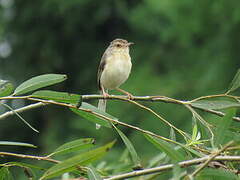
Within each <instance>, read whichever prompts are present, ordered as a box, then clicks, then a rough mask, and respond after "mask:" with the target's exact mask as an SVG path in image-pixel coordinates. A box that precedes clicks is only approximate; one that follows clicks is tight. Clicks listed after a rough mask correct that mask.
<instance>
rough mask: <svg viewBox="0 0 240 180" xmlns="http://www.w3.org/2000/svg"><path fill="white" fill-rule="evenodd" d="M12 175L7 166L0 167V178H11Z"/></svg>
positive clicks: (5, 179)
mask: <svg viewBox="0 0 240 180" xmlns="http://www.w3.org/2000/svg"><path fill="white" fill-rule="evenodd" d="M12 179H13V177H12V175H11V173H10V171H9V170H8V167H2V168H0V180H12Z"/></svg>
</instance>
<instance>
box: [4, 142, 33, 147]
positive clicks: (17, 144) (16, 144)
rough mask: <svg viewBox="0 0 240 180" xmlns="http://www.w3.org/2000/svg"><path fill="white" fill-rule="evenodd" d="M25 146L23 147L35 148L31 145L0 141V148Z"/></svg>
mask: <svg viewBox="0 0 240 180" xmlns="http://www.w3.org/2000/svg"><path fill="white" fill-rule="evenodd" d="M1 145H4V146H25V147H32V148H36V147H37V146H34V145H33V144H28V143H22V142H12V141H0V146H1Z"/></svg>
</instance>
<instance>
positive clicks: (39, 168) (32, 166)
mask: <svg viewBox="0 0 240 180" xmlns="http://www.w3.org/2000/svg"><path fill="white" fill-rule="evenodd" d="M7 165H9V166H18V167H24V168H30V169H37V170H45V168H43V167H40V166H36V165H32V164H27V163H23V162H8V163H7Z"/></svg>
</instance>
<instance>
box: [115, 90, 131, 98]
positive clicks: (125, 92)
mask: <svg viewBox="0 0 240 180" xmlns="http://www.w3.org/2000/svg"><path fill="white" fill-rule="evenodd" d="M116 90H118V91H119V92H121V93H123V94H126V95H127V96H128V99H130V100H133V99H134V98H133V95H132V94H131V93H129V92H127V91H125V90H123V89H120V88H116Z"/></svg>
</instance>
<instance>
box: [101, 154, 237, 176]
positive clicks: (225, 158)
mask: <svg viewBox="0 0 240 180" xmlns="http://www.w3.org/2000/svg"><path fill="white" fill-rule="evenodd" d="M209 157H210V155H209V156H205V157H202V158H198V159H192V160H187V161H182V162H179V163H178V165H179V166H180V167H181V168H184V167H188V166H193V165H196V164H199V163H203V162H206V161H207V160H208V159H209ZM213 160H215V161H240V156H216V157H214V158H213ZM175 165H176V164H167V165H162V166H158V167H154V168H148V169H144V170H138V171H133V172H129V173H124V174H120V175H115V176H112V177H107V178H105V179H104V180H117V179H127V178H131V177H136V176H142V175H147V174H153V173H159V172H162V171H167V170H171V169H173V167H174V166H175Z"/></svg>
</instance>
